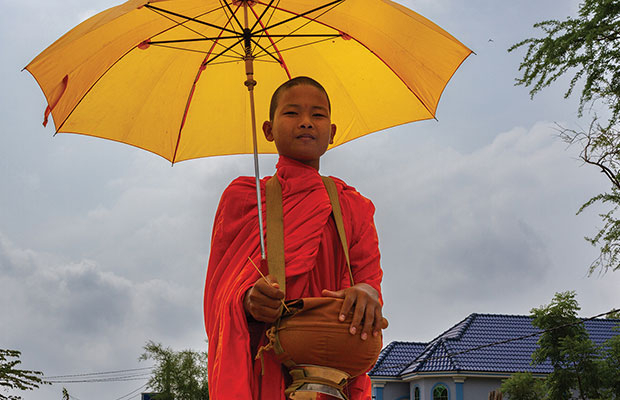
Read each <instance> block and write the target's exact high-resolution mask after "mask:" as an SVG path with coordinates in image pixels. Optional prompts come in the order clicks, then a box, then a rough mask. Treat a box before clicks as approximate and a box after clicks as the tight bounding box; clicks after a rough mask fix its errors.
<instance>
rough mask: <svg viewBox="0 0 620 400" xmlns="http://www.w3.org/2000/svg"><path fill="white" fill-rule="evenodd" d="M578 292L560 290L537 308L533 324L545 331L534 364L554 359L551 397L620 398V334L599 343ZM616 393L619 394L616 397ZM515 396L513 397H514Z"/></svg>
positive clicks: (551, 399)
mask: <svg viewBox="0 0 620 400" xmlns="http://www.w3.org/2000/svg"><path fill="white" fill-rule="evenodd" d="M579 310H580V307H579V304H578V303H577V300H576V299H575V292H563V293H556V294H555V296H554V297H553V300H552V301H551V303H550V304H549V305H543V306H541V307H540V308H533V309H532V311H531V313H532V317H533V320H532V324H533V325H534V326H536V327H537V328H539V329H541V330H542V331H543V333H542V334H541V335H540V338H539V339H538V346H539V347H538V348H537V349H536V350H535V351H534V353H533V354H532V361H533V363H534V364H542V363H544V362H545V361H546V360H549V361H550V362H551V365H552V366H553V372H552V373H550V374H549V375H548V377H547V379H546V387H547V397H546V398H547V399H549V400H565V399H571V398H573V397H572V396H573V393H576V394H577V395H578V398H579V399H582V400H585V399H613V398H615V399H619V398H620V397H618V395H620V368H619V367H620V336H618V335H616V336H614V337H613V338H612V339H610V340H608V341H607V342H605V343H604V344H603V345H602V346H597V345H596V344H595V343H594V342H592V340H591V339H590V337H589V335H588V332H587V331H586V329H585V327H584V325H583V323H582V321H581V319H580V318H579V317H578V316H577V311H579ZM614 396H615V397H614ZM511 399H512V397H511Z"/></svg>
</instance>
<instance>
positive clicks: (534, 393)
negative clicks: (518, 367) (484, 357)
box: [501, 372, 545, 400]
mask: <svg viewBox="0 0 620 400" xmlns="http://www.w3.org/2000/svg"><path fill="white" fill-rule="evenodd" d="M501 391H502V394H505V395H508V397H509V398H510V400H540V399H542V398H544V395H545V383H544V381H543V380H542V379H538V378H534V376H533V375H532V374H531V373H530V372H517V373H516V374H514V375H512V376H511V377H510V379H506V380H505V381H504V382H502V387H501Z"/></svg>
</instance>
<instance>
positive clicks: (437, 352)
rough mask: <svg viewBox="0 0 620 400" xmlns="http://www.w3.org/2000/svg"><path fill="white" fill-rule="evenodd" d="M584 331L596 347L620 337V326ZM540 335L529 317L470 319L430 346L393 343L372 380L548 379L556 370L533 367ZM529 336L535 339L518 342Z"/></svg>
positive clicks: (602, 324) (611, 323) (598, 323)
mask: <svg viewBox="0 0 620 400" xmlns="http://www.w3.org/2000/svg"><path fill="white" fill-rule="evenodd" d="M584 325H585V327H586V330H587V331H588V333H589V335H590V338H591V339H592V340H593V341H594V342H595V343H596V344H601V343H603V342H604V341H606V340H607V339H609V338H611V337H613V336H615V335H619V334H620V332H619V331H618V330H614V327H617V326H619V325H620V320H611V319H594V320H589V321H585V322H584ZM537 333H538V328H536V327H534V326H533V325H532V317H529V316H524V315H499V314H471V315H470V316H468V317H467V318H465V319H464V320H463V321H461V322H459V323H458V324H456V325H454V326H453V327H452V328H450V329H448V330H447V331H445V332H444V333H442V334H441V335H439V336H438V337H436V338H435V339H434V340H432V341H431V342H430V343H411V342H392V343H390V344H389V345H388V346H387V347H385V348H384V349H383V350H382V351H381V354H380V355H379V359H378V360H377V363H376V364H375V366H374V367H373V369H372V370H371V371H370V372H369V375H370V376H374V377H399V376H403V375H407V374H411V373H423V372H447V371H474V372H497V373H513V372H519V371H530V372H532V373H549V372H551V371H552V370H553V368H552V367H551V364H550V363H549V362H546V363H543V364H540V365H536V366H534V365H532V364H531V362H532V353H533V352H534V350H535V349H536V348H537V344H536V342H537V341H538V337H539V335H538V334H537ZM527 335H530V336H528V337H525V338H522V339H519V340H513V339H515V338H520V337H522V336H527ZM498 342H505V343H498ZM491 344H492V345H491ZM489 345H490V346H489ZM472 349H476V350H473V351H472Z"/></svg>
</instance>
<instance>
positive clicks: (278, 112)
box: [263, 76, 336, 169]
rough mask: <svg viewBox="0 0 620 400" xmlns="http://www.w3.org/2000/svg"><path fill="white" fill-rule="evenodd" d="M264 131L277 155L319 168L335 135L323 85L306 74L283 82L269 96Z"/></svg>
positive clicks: (334, 126) (334, 127) (329, 106)
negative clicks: (267, 119) (267, 117)
mask: <svg viewBox="0 0 620 400" xmlns="http://www.w3.org/2000/svg"><path fill="white" fill-rule="evenodd" d="M263 132H264V133H265V138H266V139H267V140H268V141H273V142H275V145H276V148H277V149H278V153H279V154H280V155H283V156H286V157H289V158H292V159H294V160H297V161H300V162H302V163H304V164H307V165H310V166H312V167H314V168H316V169H318V168H319V159H320V157H321V156H322V155H323V154H324V153H325V151H327V147H328V146H329V144H331V143H333V140H334V135H335V134H336V125H334V124H332V123H331V104H330V102H329V97H328V96H327V92H326V91H325V89H324V88H323V86H321V84H319V83H318V82H317V81H315V80H314V79H311V78H308V77H305V76H302V77H297V78H293V79H291V80H289V81H287V82H285V83H284V84H282V85H281V86H280V87H279V88H278V89H276V91H275V92H274V94H273V96H272V98H271V106H270V110H269V121H265V122H264V123H263Z"/></svg>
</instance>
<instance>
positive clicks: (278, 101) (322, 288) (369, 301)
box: [204, 77, 383, 400]
mask: <svg viewBox="0 0 620 400" xmlns="http://www.w3.org/2000/svg"><path fill="white" fill-rule="evenodd" d="M263 132H264V134H265V137H266V138H267V140H269V141H273V142H275V145H276V148H277V150H278V153H279V155H280V158H279V161H278V163H277V165H276V168H277V173H276V177H277V179H278V180H279V181H280V184H281V186H282V205H283V206H282V207H283V216H284V254H285V273H286V295H285V294H284V293H283V292H282V291H281V290H280V286H279V285H278V282H276V280H275V279H274V278H273V277H272V276H270V275H267V273H268V268H267V265H266V263H260V239H259V227H258V218H257V203H256V187H255V179H254V178H252V177H240V178H237V179H235V180H234V181H233V182H232V183H231V184H230V185H229V186H228V188H227V189H226V190H225V191H224V193H223V194H222V198H221V200H220V204H219V207H218V210H217V213H216V215H215V222H214V224H213V235H212V242H211V254H210V259H209V266H208V271H207V280H206V287H205V300H204V312H205V326H206V330H207V335H208V337H209V350H208V357H209V360H208V370H209V395H210V398H211V399H214V400H231V399H241V400H251V399H254V400H259V399H260V400H282V399H284V398H285V396H284V390H285V389H286V386H287V382H286V379H287V378H286V372H284V371H283V369H282V366H281V364H280V363H279V362H278V360H277V359H276V358H275V357H274V355H273V352H265V353H263V358H264V359H263V362H264V366H263V367H262V368H261V362H260V360H255V359H254V357H255V355H256V352H257V348H258V347H260V346H262V345H264V344H266V343H267V338H266V336H265V330H266V329H267V328H269V327H270V325H271V324H272V323H273V322H274V321H276V319H277V318H278V316H279V311H280V306H281V300H282V299H284V298H286V300H289V299H296V298H301V297H320V296H330V297H335V298H341V299H344V302H343V306H342V310H341V315H340V317H339V318H340V321H344V319H345V315H346V314H347V313H349V311H353V321H352V322H351V325H350V328H349V332H350V333H351V335H360V336H361V339H362V340H366V339H367V338H368V337H369V335H378V334H379V333H380V329H381V328H380V322H381V321H382V312H381V309H382V298H381V287H380V285H381V278H382V275H383V273H382V270H381V267H380V264H379V249H378V241H377V234H376V230H375V226H374V222H373V214H374V206H373V205H372V203H371V202H370V201H369V200H368V199H366V198H365V197H363V196H362V195H360V194H359V193H358V192H357V191H356V190H355V189H354V188H352V187H350V186H347V185H346V184H345V183H344V182H343V181H341V180H339V179H337V178H334V181H335V182H336V186H337V189H338V197H339V201H340V205H341V208H342V216H343V223H344V226H345V232H346V236H347V239H348V244H349V256H350V263H351V270H352V273H353V278H354V281H355V285H354V286H351V282H350V277H349V271H348V268H347V265H346V259H345V255H344V251H343V249H342V245H341V242H340V239H339V237H338V231H337V229H336V224H335V222H334V218H333V217H331V203H330V200H329V197H328V195H327V191H326V189H325V186H324V184H323V182H322V180H321V177H320V175H319V161H320V158H321V156H322V155H323V154H324V153H325V151H326V150H327V146H328V145H329V144H330V143H333V140H334V136H335V135H336V126H335V125H334V124H332V123H331V105H330V102H329V97H328V95H327V92H326V91H325V89H324V88H323V87H322V86H321V85H320V84H319V83H318V82H316V81H315V80H313V79H311V78H307V77H298V78H294V79H292V80H290V81H288V82H286V83H284V84H283V85H282V86H280V87H279V88H278V89H277V90H276V91H275V93H274V94H273V97H272V100H271V107H270V115H269V121H265V123H264V124H263ZM268 179H269V178H264V179H262V181H261V191H262V202H263V208H262V209H263V212H265V211H264V210H265V183H266V181H267V180H268ZM263 220H266V219H265V216H263ZM266 240H267V241H268V240H269V238H268V237H267V238H266ZM248 257H250V258H251V259H252V260H253V261H254V262H255V263H256V265H261V270H262V271H263V273H264V274H265V275H267V281H266V280H265V279H263V278H262V277H261V276H260V275H259V273H258V272H257V271H256V269H255V268H254V266H252V264H251V263H250V261H249V260H248ZM346 389H347V390H346V392H348V394H349V398H350V399H351V400H359V399H364V400H366V399H370V396H371V395H370V379H369V378H368V376H367V375H366V374H364V375H361V376H359V377H357V378H354V379H352V380H351V381H350V383H349V384H348V387H347V388H346ZM321 396H323V397H319V398H323V399H328V398H331V397H329V396H327V395H321Z"/></svg>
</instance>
